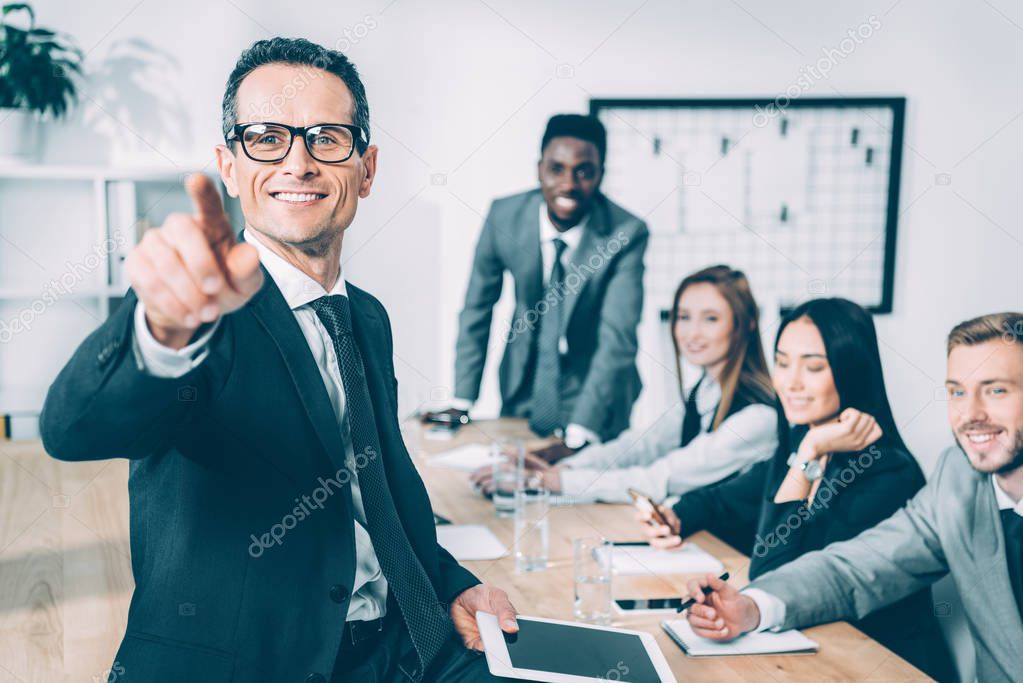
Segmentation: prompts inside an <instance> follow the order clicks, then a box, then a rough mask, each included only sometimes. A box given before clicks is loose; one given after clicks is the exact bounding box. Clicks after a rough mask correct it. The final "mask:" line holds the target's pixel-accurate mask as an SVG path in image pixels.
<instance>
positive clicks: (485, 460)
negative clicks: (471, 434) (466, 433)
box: [427, 443, 500, 472]
mask: <svg viewBox="0 0 1023 683" xmlns="http://www.w3.org/2000/svg"><path fill="white" fill-rule="evenodd" d="M499 459H500V458H499V457H495V456H494V455H493V454H492V453H491V452H490V446H489V445H488V444H482V443H470V444H466V445H464V446H459V447H458V448H452V449H451V450H449V451H443V452H441V453H438V454H437V455H435V456H433V457H432V458H430V459H429V460H427V463H429V464H430V465H432V466H433V467H446V468H448V469H453V470H462V471H464V472H472V471H473V470H475V469H477V468H480V467H483V466H485V465H490V464H491V463H493V462H494V461H495V460H499Z"/></svg>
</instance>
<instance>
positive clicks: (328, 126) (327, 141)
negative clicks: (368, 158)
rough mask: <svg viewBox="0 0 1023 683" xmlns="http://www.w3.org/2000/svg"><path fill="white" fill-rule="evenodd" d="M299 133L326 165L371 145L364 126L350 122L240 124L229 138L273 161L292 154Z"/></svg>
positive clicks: (250, 152) (248, 153) (248, 151)
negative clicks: (364, 131) (297, 124)
mask: <svg viewBox="0 0 1023 683" xmlns="http://www.w3.org/2000/svg"><path fill="white" fill-rule="evenodd" d="M296 135H300V136H301V137H302V140H303V141H304V142H305V148H306V151H308V152H309V156H311V157H312V158H313V159H316V160H317V161H320V162H322V163H325V164H340V163H341V162H343V161H347V160H348V159H350V158H351V156H352V153H353V152H355V150H356V148H358V150H359V153H360V154H362V153H363V152H364V151H365V150H366V145H367V142H366V140H365V139H364V137H363V131H362V128H360V127H359V126H352V125H349V124H347V123H320V124H317V125H315V126H308V127H305V128H302V127H296V126H288V125H285V124H283V123H239V124H236V125H235V127H234V128H233V129H232V131H231V134H230V135H228V136H227V141H228V142H234V141H235V140H238V141H240V142H241V143H242V149H243V150H244V151H245V156H247V157H248V158H250V159H252V160H253V161H261V162H264V163H273V162H275V161H280V160H282V159H284V158H285V157H286V156H288V154H289V153H290V152H291V145H292V144H293V143H294V142H295V136H296Z"/></svg>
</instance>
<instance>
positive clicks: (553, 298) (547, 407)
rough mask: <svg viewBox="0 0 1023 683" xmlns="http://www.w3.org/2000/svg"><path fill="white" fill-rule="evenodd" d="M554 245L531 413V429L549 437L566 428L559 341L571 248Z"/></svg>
mask: <svg viewBox="0 0 1023 683" xmlns="http://www.w3.org/2000/svg"><path fill="white" fill-rule="evenodd" d="M553 243H554V263H552V264H551V276H550V277H549V278H548V279H547V287H546V289H545V292H544V299H543V300H544V301H546V302H547V304H548V306H547V312H546V313H545V314H544V315H543V317H542V318H541V319H540V333H539V335H537V340H536V345H537V357H536V371H535V372H534V373H533V398H532V402H531V405H530V410H529V428H530V429H532V430H533V432H535V433H536V434H538V435H540V436H548V435H549V434H552V433H553V432H554V430H555V429H559V428H563V427H564V426H565V425H564V424H562V422H561V352H560V351H559V349H558V340H559V339H560V337H561V306H562V305H563V304H564V292H562V291H561V281H562V279H563V277H564V268H563V267H562V265H561V255H562V254H563V253H564V252H565V247H566V246H567V245H566V244H565V243H564V241H562V240H560V239H558V238H555V239H554V240H553Z"/></svg>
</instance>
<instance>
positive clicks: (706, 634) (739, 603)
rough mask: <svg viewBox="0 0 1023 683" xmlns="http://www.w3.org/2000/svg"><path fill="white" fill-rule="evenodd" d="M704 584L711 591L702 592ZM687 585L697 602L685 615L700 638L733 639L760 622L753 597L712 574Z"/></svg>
mask: <svg viewBox="0 0 1023 683" xmlns="http://www.w3.org/2000/svg"><path fill="white" fill-rule="evenodd" d="M704 586H710V587H711V588H713V589H714V592H713V593H711V594H710V595H704V594H703V588H704ZM688 588H689V595H690V596H692V597H693V598H694V599H695V600H696V604H695V605H693V606H692V607H690V608H689V610H688V613H687V618H688V619H689V625H690V626H692V627H693V633H695V634H696V635H698V636H700V637H701V638H709V639H711V640H732V639H733V638H738V637H739V636H741V635H742V634H743V633H747V632H749V631H752V630H753V629H755V628H756V627H757V626H759V625H760V610H759V609H758V608H757V603H755V602H754V601H753V598H751V597H749V596H747V595H743V594H742V593H740V592H739V591H737V590H736V589H735V587H734V586H732V585H731V584H729V583H728V582H726V581H722V580H721V579H719V578H718V577H716V576H714V575H713V574H707V576H705V577H704V578H702V579H692V580H691V581H690V582H689V584H688Z"/></svg>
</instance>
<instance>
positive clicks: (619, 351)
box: [455, 189, 649, 440]
mask: <svg viewBox="0 0 1023 683" xmlns="http://www.w3.org/2000/svg"><path fill="white" fill-rule="evenodd" d="M542 203H543V195H542V194H541V192H540V190H538V189H537V190H530V191H529V192H523V193H521V194H517V195H512V196H510V197H504V198H501V199H497V200H495V201H494V203H493V205H492V206H491V208H490V213H489V214H488V215H487V218H486V221H485V222H484V224H483V231H482V233H481V234H480V238H479V243H478V244H477V246H476V257H475V260H474V262H473V267H472V275H471V277H470V278H469V287H468V289H467V291H466V294H465V307H464V308H463V309H462V313H461V316H460V317H459V330H458V343H457V346H456V359H455V396H457V397H459V398H466V399H470V400H473V401H474V400H476V399H477V398H478V396H479V388H480V381H481V379H482V376H483V365H484V362H485V360H486V353H487V344H488V341H489V338H490V324H491V318H492V314H493V307H494V304H495V303H496V302H497V300H498V298H500V296H501V288H502V284H503V279H504V273H505V271H508V272H510V273H511V275H512V277H513V278H514V280H515V312H514V315H513V318H512V323H511V326H510V328H509V330H508V332H507V334H506V346H505V352H504V358H502V360H501V366H500V369H499V379H500V385H501V400H502V402H503V405H502V414H504V415H522V414H524V413H523V411H524V410H525V409H526V408H528V406H529V401H530V390H531V387H530V386H529V380H530V378H531V373H532V364H533V362H534V361H535V357H534V356H535V354H534V353H533V349H534V347H535V344H534V343H533V342H534V337H535V336H536V332H537V331H538V330H539V326H538V324H537V322H538V319H540V318H541V317H542V315H541V314H542V313H544V312H545V311H546V310H547V307H546V305H544V304H541V303H540V302H541V299H543V298H544V288H543V272H542V259H541V255H540V226H539V215H540V205H541V204H542ZM648 237H649V233H648V231H647V226H646V223H644V222H643V221H642V220H640V219H639V218H637V217H636V216H633V215H632V214H630V213H629V212H627V211H626V210H625V209H623V208H621V207H619V206H618V205H616V204H615V203H614V202H611V201H610V200H608V199H607V198H605V197H604V196H603V195H600V196H598V197H597V198H596V199H595V202H594V205H593V208H592V209H591V213H590V216H589V219H588V220H587V222H586V225H585V227H584V229H583V236H582V238H581V240H580V242H579V246H578V248H577V249H576V250H575V251H574V252H573V253H572V256H571V262H570V264H569V265H568V267H567V268H566V270H565V279H564V283H565V288H564V291H565V296H564V298H563V299H559V300H557V302H556V305H558V306H561V307H562V311H561V321H562V327H561V337H562V339H563V340H564V344H563V345H562V348H563V349H564V347H565V346H567V353H562V357H561V385H562V390H561V398H562V405H563V406H564V407H565V415H564V416H563V417H564V419H565V423H566V424H569V423H575V424H579V425H582V426H583V427H586V428H587V429H590V430H592V431H593V432H595V433H596V434H599V435H600V436H601V438H602V439H605V440H606V439H609V438H612V437H614V436H617V435H618V434H619V433H620V432H621V431H622V430H623V429H625V428H626V427H627V426H628V424H629V414H630V412H631V410H632V404H633V403H634V402H635V400H636V397H637V396H638V395H639V391H640V388H641V386H642V385H641V383H640V380H639V372H638V371H637V369H636V350H637V342H636V326H637V325H638V324H639V319H640V314H641V312H642V308H643V254H644V252H645V250H646V245H647V240H648ZM538 304H539V305H538Z"/></svg>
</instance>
